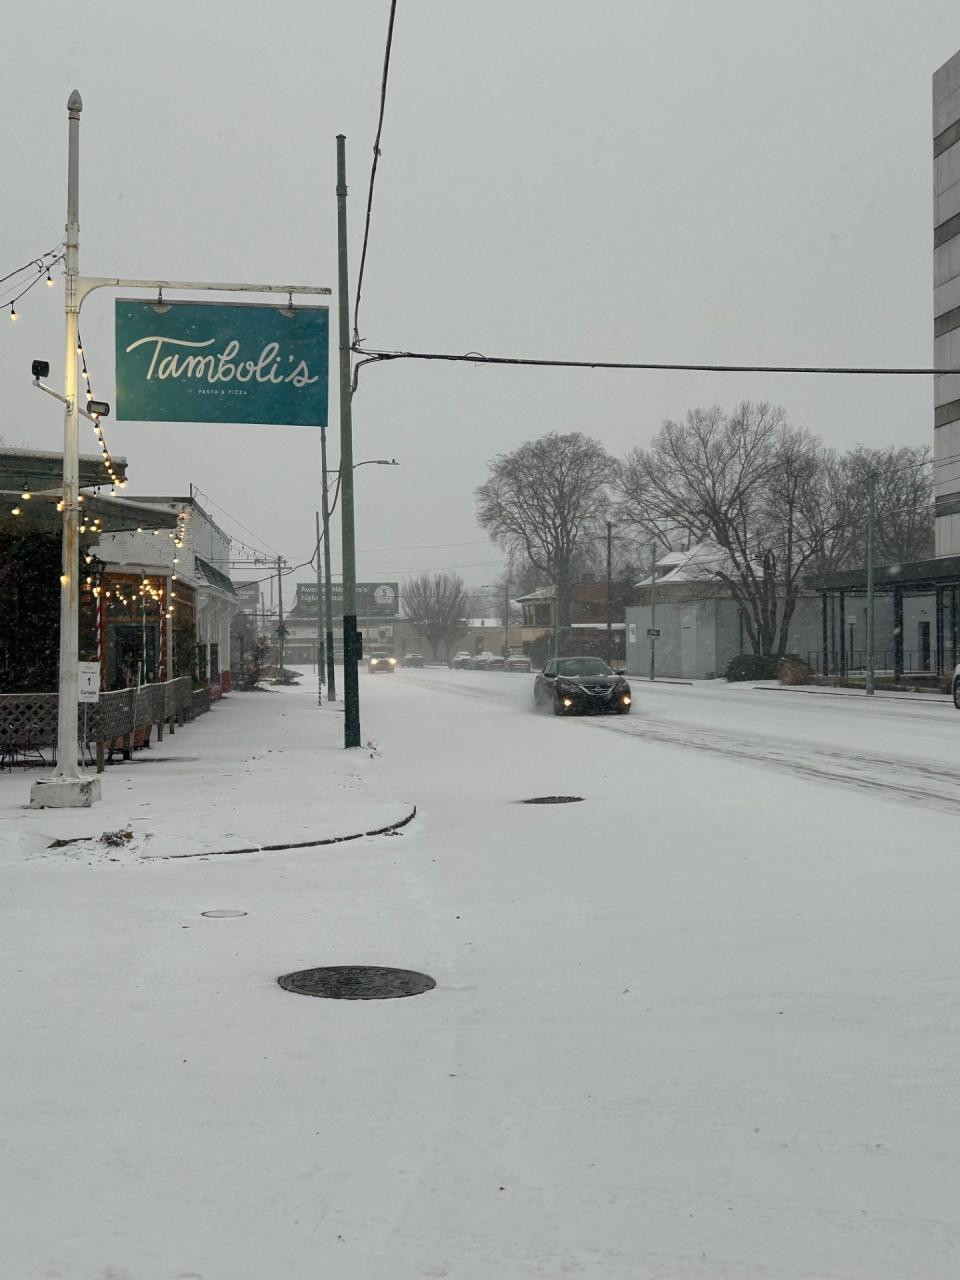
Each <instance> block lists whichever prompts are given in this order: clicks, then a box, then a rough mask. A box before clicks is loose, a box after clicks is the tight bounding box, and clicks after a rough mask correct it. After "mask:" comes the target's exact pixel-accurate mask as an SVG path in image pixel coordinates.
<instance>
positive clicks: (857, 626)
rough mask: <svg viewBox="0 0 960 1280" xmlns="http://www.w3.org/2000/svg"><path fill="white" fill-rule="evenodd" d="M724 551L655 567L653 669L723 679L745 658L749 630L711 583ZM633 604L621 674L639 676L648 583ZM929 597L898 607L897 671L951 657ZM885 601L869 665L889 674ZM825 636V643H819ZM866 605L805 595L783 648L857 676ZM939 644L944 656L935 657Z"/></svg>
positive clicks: (855, 599)
mask: <svg viewBox="0 0 960 1280" xmlns="http://www.w3.org/2000/svg"><path fill="white" fill-rule="evenodd" d="M723 556H724V553H723V552H722V551H721V549H720V548H718V547H716V546H712V545H711V544H701V545H699V546H696V547H692V548H690V549H689V550H686V551H672V552H669V553H668V554H667V555H665V556H664V557H663V558H662V559H661V560H660V562H659V564H658V566H657V584H656V624H655V625H656V630H658V631H659V633H660V634H659V636H658V637H656V638H655V644H656V672H657V675H659V676H664V677H673V678H674V679H682V680H712V679H714V678H717V677H722V676H723V674H724V672H725V671H726V669H727V665H728V663H729V662H730V660H731V658H735V657H736V656H737V655H738V654H741V653H751V652H752V648H751V644H750V635H749V631H748V629H747V627H746V625H745V624H744V619H743V616H742V613H741V610H740V608H739V606H738V605H737V603H736V601H735V600H733V599H732V598H731V596H730V593H729V591H728V590H727V588H726V587H724V585H723V584H722V583H721V582H720V581H719V580H718V579H717V577H716V570H717V568H718V567H719V566H720V564H721V562H722V560H723ZM636 590H637V594H638V596H639V603H637V604H635V605H631V606H629V607H628V608H627V611H626V625H627V636H626V652H627V671H628V672H629V673H630V674H632V675H646V674H647V673H648V672H649V670H650V649H651V637H650V636H649V635H648V630H649V629H651V628H652V626H653V623H652V621H651V618H652V613H653V611H652V609H651V605H650V595H651V581H650V579H649V578H647V579H644V580H643V581H642V582H638V583H637V584H636ZM934 603H935V601H934V599H933V598H932V597H928V596H926V595H919V594H918V595H915V596H912V597H910V598H909V599H907V600H905V601H904V602H903V605H902V622H901V624H900V625H901V631H900V635H901V645H902V651H903V657H904V662H903V669H904V670H906V671H910V672H913V673H918V674H919V673H924V672H935V671H937V670H938V669H941V667H942V666H943V664H944V662H948V661H949V660H950V658H951V657H952V652H953V651H952V648H951V646H950V644H949V643H948V642H947V643H945V642H944V640H943V634H942V630H938V628H936V627H935V626H934V625H933V615H934ZM894 623H895V609H894V602H893V599H892V598H891V596H889V595H884V594H880V593H878V595H877V598H876V667H877V670H878V671H887V670H889V671H890V672H892V671H893V670H894V666H895V651H896V649H897V636H896V632H895V626H894ZM825 637H826V638H825ZM866 637H867V603H866V598H865V596H864V594H863V593H862V591H861V592H856V591H849V592H848V593H847V594H846V595H845V596H828V597H827V598H826V599H824V598H823V596H822V595H821V591H820V590H819V589H817V590H806V591H804V593H803V594H802V595H801V596H800V598H799V599H798V600H797V604H796V609H795V611H794V615H793V619H792V621H791V625H790V639H789V643H788V645H787V648H788V650H789V652H790V653H796V654H799V655H800V656H801V657H802V658H804V659H805V660H806V661H807V662H808V663H809V664H810V666H811V667H812V668H813V669H814V670H815V671H818V672H821V673H824V674H826V673H828V672H832V673H836V672H839V671H841V669H842V670H843V671H845V672H848V673H851V672H852V673H858V672H860V671H862V670H863V669H864V668H865V666H866ZM941 647H942V650H943V652H942V653H941Z"/></svg>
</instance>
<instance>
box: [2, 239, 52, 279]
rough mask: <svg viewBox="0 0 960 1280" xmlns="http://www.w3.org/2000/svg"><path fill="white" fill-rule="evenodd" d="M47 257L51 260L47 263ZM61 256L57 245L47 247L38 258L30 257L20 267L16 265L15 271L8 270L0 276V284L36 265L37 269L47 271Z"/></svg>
mask: <svg viewBox="0 0 960 1280" xmlns="http://www.w3.org/2000/svg"><path fill="white" fill-rule="evenodd" d="M47 258H52V259H53V261H52V262H49V263H48V262H47V261H46V259H47ZM62 258H63V254H62V253H61V252H60V246H59V245H58V246H57V247H56V248H55V249H48V250H47V252H46V253H41V254H40V256H39V257H38V258H31V259H30V261H29V262H25V263H24V264H23V266H22V267H17V268H16V270H15V271H8V272H7V274H6V275H5V276H0V284H4V283H6V281H7V280H12V279H13V277H14V276H19V275H22V273H23V272H24V271H28V270H29V269H30V268H31V267H36V269H37V270H38V271H49V270H50V268H51V267H53V266H55V265H56V264H57V263H58V262H59V261H60V260H61V259H62Z"/></svg>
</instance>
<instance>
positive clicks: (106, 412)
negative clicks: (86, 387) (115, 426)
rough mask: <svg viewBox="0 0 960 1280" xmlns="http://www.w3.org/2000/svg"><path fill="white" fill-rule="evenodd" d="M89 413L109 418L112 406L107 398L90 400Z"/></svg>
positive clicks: (88, 402) (88, 404)
mask: <svg viewBox="0 0 960 1280" xmlns="http://www.w3.org/2000/svg"><path fill="white" fill-rule="evenodd" d="M87 413H92V414H93V415H94V416H95V417H97V418H108V417H109V416H110V406H109V405H108V404H107V402H106V400H88V401H87Z"/></svg>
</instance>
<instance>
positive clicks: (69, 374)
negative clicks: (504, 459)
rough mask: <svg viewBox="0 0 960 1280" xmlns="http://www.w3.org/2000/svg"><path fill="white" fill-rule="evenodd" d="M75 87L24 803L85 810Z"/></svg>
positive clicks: (90, 798)
mask: <svg viewBox="0 0 960 1280" xmlns="http://www.w3.org/2000/svg"><path fill="white" fill-rule="evenodd" d="M82 110H83V103H82V101H81V100H80V94H79V93H78V92H77V90H76V89H74V91H73V92H72V93H71V94H70V97H69V99H68V100H67V225H66V237H65V248H64V254H63V267H64V281H63V284H64V303H63V306H64V365H63V403H64V413H63V492H62V494H61V500H62V503H63V536H62V544H61V547H62V549H61V569H60V667H59V678H58V683H57V767H56V769H55V770H54V773H53V775H52V776H51V777H50V778H44V779H43V780H42V781H40V782H35V783H34V784H33V786H32V787H31V788H30V807H31V808H35V809H39V808H44V807H45V806H47V805H49V806H53V807H57V808H69V809H86V808H89V807H90V805H91V804H93V803H94V801H96V800H99V799H100V779H99V778H97V777H93V778H86V777H84V776H83V775H81V773H80V772H79V770H78V768H77V750H78V742H77V739H78V734H79V730H80V716H79V708H78V703H79V696H80V695H79V687H80V673H79V668H78V666H77V662H78V659H79V639H78V632H79V625H80V582H79V577H80V439H79V424H80V418H79V412H80V406H79V404H78V403H77V401H78V397H79V387H78V385H77V384H78V381H79V379H78V377H77V360H78V347H79V341H78V338H77V332H78V329H79V324H80V301H79V298H78V277H79V275H80V261H79V259H80V112H81V111H82Z"/></svg>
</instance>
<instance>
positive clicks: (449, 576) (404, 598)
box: [400, 573, 469, 661]
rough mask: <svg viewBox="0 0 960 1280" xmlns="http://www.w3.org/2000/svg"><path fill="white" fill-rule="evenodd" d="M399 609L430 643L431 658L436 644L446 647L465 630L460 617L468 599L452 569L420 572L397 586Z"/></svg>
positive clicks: (434, 656)
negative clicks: (446, 571) (441, 571)
mask: <svg viewBox="0 0 960 1280" xmlns="http://www.w3.org/2000/svg"><path fill="white" fill-rule="evenodd" d="M400 600H401V602H402V604H403V611H404V613H405V614H406V616H407V617H408V618H409V619H410V621H411V622H412V623H413V625H414V626H415V627H416V629H417V631H419V633H420V634H421V635H422V636H423V638H424V639H425V640H426V641H427V643H428V644H429V645H430V653H431V656H432V657H433V659H434V661H436V657H437V646H438V645H440V644H443V646H444V649H445V651H446V655H447V657H449V656H450V647H451V645H453V644H455V643H456V642H457V640H459V638H460V637H461V636H462V635H463V634H464V632H465V631H466V624H465V622H464V619H465V617H466V615H467V609H468V607H469V602H468V599H467V593H466V591H465V590H464V586H463V579H462V578H461V577H460V576H459V574H456V573H435V574H429V573H422V574H420V576H419V577H418V578H411V579H410V580H409V581H408V582H405V583H404V584H403V586H402V587H401V588H400Z"/></svg>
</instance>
